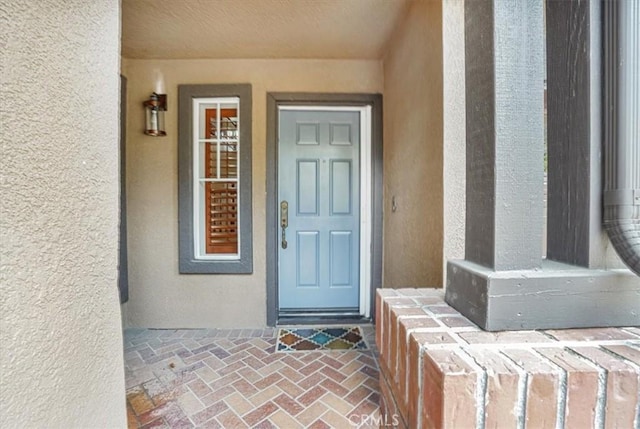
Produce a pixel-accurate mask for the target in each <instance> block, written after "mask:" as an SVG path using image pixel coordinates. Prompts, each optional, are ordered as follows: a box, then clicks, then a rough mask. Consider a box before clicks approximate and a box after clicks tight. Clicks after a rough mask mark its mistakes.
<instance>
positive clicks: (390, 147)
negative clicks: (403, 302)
mask: <svg viewBox="0 0 640 429" xmlns="http://www.w3.org/2000/svg"><path fill="white" fill-rule="evenodd" d="M384 78H385V79H384V127H385V128H384V273H383V285H384V287H423V286H431V287H433V286H441V285H442V240H443V238H442V237H443V179H442V174H443V167H442V159H443V152H442V133H443V131H442V127H443V125H442V121H443V119H442V118H443V116H442V4H441V3H440V2H431V1H415V2H412V4H411V6H410V10H409V12H408V14H407V15H406V18H405V21H404V22H402V23H401V24H400V25H399V26H398V27H397V29H396V33H395V35H394V37H393V39H392V41H391V43H390V44H389V46H388V51H387V54H386V56H385V58H384ZM393 197H395V201H396V207H397V210H396V211H395V212H393V211H392V199H393Z"/></svg>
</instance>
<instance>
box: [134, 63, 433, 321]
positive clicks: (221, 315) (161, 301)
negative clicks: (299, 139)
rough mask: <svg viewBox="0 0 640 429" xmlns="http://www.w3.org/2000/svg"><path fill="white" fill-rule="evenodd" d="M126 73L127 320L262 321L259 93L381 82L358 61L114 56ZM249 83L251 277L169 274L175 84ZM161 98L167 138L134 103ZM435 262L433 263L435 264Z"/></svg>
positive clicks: (173, 234)
mask: <svg viewBox="0 0 640 429" xmlns="http://www.w3.org/2000/svg"><path fill="white" fill-rule="evenodd" d="M123 73H124V74H125V76H126V77H127V78H128V89H129V94H128V122H127V126H128V130H127V132H128V137H127V164H128V165H127V210H128V217H127V219H128V240H129V296H130V299H129V302H128V303H127V304H126V305H125V306H124V311H125V323H126V324H128V325H129V326H141V327H164V328H192V327H193V328H204V327H235V328H241V327H258V326H264V325H265V324H266V265H265V263H266V255H265V240H266V232H265V231H266V221H265V201H266V197H265V192H266V189H265V188H266V183H265V182H266V168H267V166H266V95H267V92H361V93H377V92H382V89H383V86H382V85H383V74H382V66H381V63H380V62H379V61H368V60H362V61H359V60H353V61H344V60H130V59H125V60H123ZM194 83H208V84H212V83H250V84H251V85H252V90H253V265H254V272H253V274H251V275H196V274H188V275H187V274H184V275H180V274H179V273H178V181H177V178H178V172H177V166H178V158H177V155H178V151H177V139H178V134H177V118H178V109H177V88H178V84H194ZM154 90H157V91H162V92H165V91H166V93H167V95H168V103H169V110H168V112H167V124H166V129H167V134H168V135H167V136H166V137H163V138H154V137H148V136H146V135H144V134H143V129H144V123H143V120H144V111H143V109H142V102H143V100H145V99H146V98H148V96H149V94H150V93H151V92H152V91H154ZM438 262H439V261H438Z"/></svg>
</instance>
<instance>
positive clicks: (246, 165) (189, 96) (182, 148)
mask: <svg viewBox="0 0 640 429" xmlns="http://www.w3.org/2000/svg"><path fill="white" fill-rule="evenodd" d="M226 97H238V98H239V99H240V103H239V104H240V106H239V115H240V116H241V117H242V118H243V119H242V121H240V130H239V131H240V140H239V144H240V148H241V150H240V153H239V156H240V160H239V169H238V171H239V177H238V194H239V208H238V211H239V220H240V222H239V223H240V225H239V228H240V231H239V238H240V243H239V248H238V253H239V255H240V258H239V259H237V258H235V259H229V258H226V259H225V258H219V259H197V258H196V254H195V253H196V252H195V242H194V241H195V240H194V239H195V235H194V233H195V224H194V218H195V216H194V196H196V195H197V189H194V187H195V182H194V180H193V178H194V171H195V169H194V161H193V141H194V138H195V137H196V136H194V134H193V133H194V130H193V124H194V111H193V106H194V104H195V103H194V100H195V99H199V98H226ZM251 110H252V99H251V85H250V84H216V85H178V240H179V270H180V274H251V273H253V248H252V246H253V245H252V242H253V231H252V190H251V184H252V174H251V173H252V163H251V159H252V157H251V153H252V149H251V143H252V133H251V131H252V130H251V128H252V120H251V119H252V117H251V113H252V112H251Z"/></svg>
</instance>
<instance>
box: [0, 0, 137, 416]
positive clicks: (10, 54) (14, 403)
mask: <svg viewBox="0 0 640 429" xmlns="http://www.w3.org/2000/svg"><path fill="white" fill-rule="evenodd" d="M119 20H120V5H119V2H118V1H117V0H102V1H90V2H88V1H85V0H76V1H72V0H66V1H64V0H56V1H53V0H32V1H20V2H9V1H3V2H2V4H1V5H0V46H2V50H1V51H2V54H1V55H2V61H1V64H2V70H1V71H0V76H1V79H2V85H1V88H2V95H1V97H0V99H1V100H2V102H1V103H0V106H1V107H0V109H2V116H1V120H0V124H1V125H0V126H1V127H2V132H1V133H0V136H1V137H0V138H1V139H2V154H1V156H0V175H1V179H0V186H1V188H2V198H0V201H1V203H0V204H1V211H0V225H1V226H0V259H1V261H2V269H1V283H2V293H1V294H0V314H1V316H0V317H1V326H0V350H1V352H0V355H1V367H0V377H1V380H2V384H1V386H0V426H2V427H4V428H89V427H105V428H106V427H109V428H116V427H126V408H125V386H124V362H123V353H122V334H121V322H120V306H119V302H118V291H117V284H116V278H117V250H118V210H119V208H118V207H119V203H118V134H119V133H118V128H119V127H118V109H119V104H118V97H119V89H118V88H119V77H118V73H119V55H120V53H119V46H120V42H119V37H120V35H119V27H120V24H119Z"/></svg>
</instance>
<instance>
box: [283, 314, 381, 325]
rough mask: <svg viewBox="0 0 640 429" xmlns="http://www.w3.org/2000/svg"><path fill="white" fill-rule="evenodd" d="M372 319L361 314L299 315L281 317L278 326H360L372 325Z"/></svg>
mask: <svg viewBox="0 0 640 429" xmlns="http://www.w3.org/2000/svg"><path fill="white" fill-rule="evenodd" d="M371 322H372V321H371V318H370V317H364V316H363V315H361V314H344V313H343V314H335V313H333V314H326V315H322V314H318V313H302V314H297V315H291V314H286V315H284V314H283V315H281V316H280V317H278V320H277V321H276V326H285V325H340V324H342V325H345V324H347V325H353V324H356V325H360V324H369V323H371Z"/></svg>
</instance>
